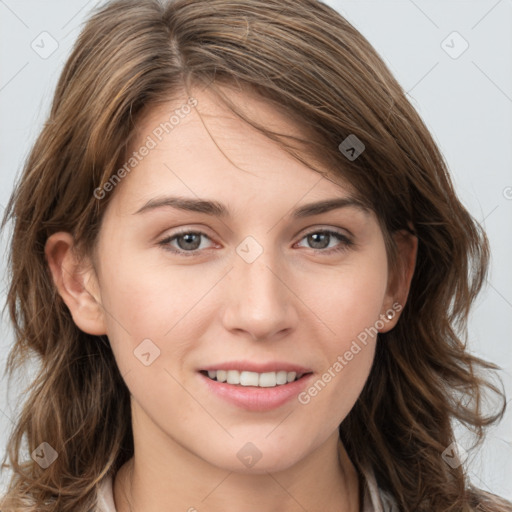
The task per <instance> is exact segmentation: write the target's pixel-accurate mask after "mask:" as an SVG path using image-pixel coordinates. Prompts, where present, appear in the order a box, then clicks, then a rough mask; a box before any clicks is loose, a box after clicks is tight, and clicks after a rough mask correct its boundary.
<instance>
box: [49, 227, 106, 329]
mask: <svg viewBox="0 0 512 512" xmlns="http://www.w3.org/2000/svg"><path fill="white" fill-rule="evenodd" d="M45 256H46V261H47V263H48V267H49V269H50V272H51V275H52V278H53V282H54V283H55V286H56V288H57V291H58V293H59V295H60V296H61V297H62V300H63V301H64V303H65V304H66V306H67V307H68V309H69V311H70V313H71V316H72V317H73V321H74V322H75V324H76V325H77V327H78V328H79V329H80V330H82V331H84V332H86V333H88V334H93V335H97V336H100V335H103V334H106V324H105V318H104V312H103V307H102V305H101V300H100V297H99V287H98V283H97V279H96V275H95V273H94V269H93V268H92V266H91V265H88V266H87V268H86V267H85V264H86V262H84V261H80V260H79V258H78V257H77V255H76V252H75V251H74V240H73V237H72V235H71V234H70V233H66V232H63V231H60V232H58V233H54V234H53V235H51V236H50V237H49V238H48V240H47V241H46V244H45Z"/></svg>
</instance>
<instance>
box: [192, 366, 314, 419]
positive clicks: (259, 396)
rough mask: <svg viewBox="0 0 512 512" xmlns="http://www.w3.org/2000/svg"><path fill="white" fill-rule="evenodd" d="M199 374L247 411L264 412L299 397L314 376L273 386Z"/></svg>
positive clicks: (220, 393) (211, 386) (219, 394)
mask: <svg viewBox="0 0 512 512" xmlns="http://www.w3.org/2000/svg"><path fill="white" fill-rule="evenodd" d="M199 376H200V377H201V378H202V380H203V381H204V382H205V383H206V385H207V386H208V388H209V389H210V391H212V392H213V393H215V394H216V395H218V396H220V397H221V398H223V399H224V400H226V401H227V402H229V403H231V404H233V405H236V406H237V407H240V408H241V409H245V410H247V411H259V412H262V411H270V410H272V409H277V408H278V407H281V406H282V405H284V404H285V403H287V402H289V401H290V400H292V399H293V398H295V397H297V395H298V394H299V393H300V392H301V391H302V390H303V389H304V388H305V387H306V385H307V383H308V382H309V381H310V379H311V377H313V374H312V373H309V374H307V375H304V376H303V377H301V378H300V379H299V380H296V381H293V382H290V383H288V384H282V385H279V386H275V387H272V388H260V387H256V386H240V385H235V384H227V383H226V382H218V381H216V380H212V379H210V378H209V377H207V376H206V375H204V374H202V373H199Z"/></svg>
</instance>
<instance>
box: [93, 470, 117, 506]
mask: <svg viewBox="0 0 512 512" xmlns="http://www.w3.org/2000/svg"><path fill="white" fill-rule="evenodd" d="M97 498H98V499H97V508H96V510H95V511H94V512H116V507H115V503H114V489H113V478H112V475H110V474H108V475H106V476H105V477H104V478H103V480H101V482H100V483H99V484H98V494H97Z"/></svg>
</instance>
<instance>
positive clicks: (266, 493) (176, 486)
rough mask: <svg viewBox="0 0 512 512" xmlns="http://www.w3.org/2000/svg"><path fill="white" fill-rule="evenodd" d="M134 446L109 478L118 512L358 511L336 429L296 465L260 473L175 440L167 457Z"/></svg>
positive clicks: (353, 479) (351, 472)
mask: <svg viewBox="0 0 512 512" xmlns="http://www.w3.org/2000/svg"><path fill="white" fill-rule="evenodd" d="M155 446H156V445H155ZM135 448H136V449H135V453H136V455H137V456H136V457H133V458H132V459H130V460H129V461H128V462H127V463H126V464H125V465H123V466H122V467H121V469H120V470H119V471H118V473H117V474H116V476H115V479H114V501H115V504H116V509H117V512H141V511H144V512H156V511H161V510H167V511H169V512H183V511H188V512H197V511H201V510H206V509H208V510H209V511H210V512H235V511H240V510H244V512H260V511H261V510H265V511H268V512H278V511H279V512H297V511H304V510H337V511H340V512H357V511H358V510H359V507H360V503H359V481H358V476H357V472H356V470H355V468H354V466H353V464H352V462H351V461H350V459H349V457H348V455H347V453H346V450H345V449H344V447H343V445H342V444H341V442H340V441H339V439H338V433H337V432H335V433H334V434H333V435H332V436H331V437H329V439H328V440H327V441H326V442H325V443H324V444H322V445H321V446H320V447H319V448H317V449H316V450H314V451H313V452H311V454H309V455H308V456H307V457H305V459H303V460H301V461H299V462H298V463H297V464H295V465H293V466H290V467H289V468H287V469H285V470H282V471H277V472H267V471H265V472H264V473H260V474H248V473H237V472H232V471H227V470H223V469H222V468H218V467H216V466H212V465H210V464H209V463H207V462H206V461H204V460H202V459H200V460H198V458H197V456H195V455H193V454H191V453H190V452H188V451H187V450H185V449H184V448H183V447H180V446H179V445H177V446H174V447H173V448H174V450H173V452H174V453H173V454H172V458H170V454H167V455H166V457H162V450H156V449H155V450H154V451H153V450H150V449H147V448H148V446H145V449H141V450H140V451H139V450H137V443H136V447H135ZM141 448H142V447H141ZM171 461H172V462H171Z"/></svg>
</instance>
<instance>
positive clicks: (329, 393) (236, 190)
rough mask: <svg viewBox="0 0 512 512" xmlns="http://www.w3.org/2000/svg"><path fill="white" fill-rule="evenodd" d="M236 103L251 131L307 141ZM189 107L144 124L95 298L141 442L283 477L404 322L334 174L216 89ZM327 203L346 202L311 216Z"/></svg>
mask: <svg viewBox="0 0 512 512" xmlns="http://www.w3.org/2000/svg"><path fill="white" fill-rule="evenodd" d="M237 94H238V95H237ZM237 94H235V93H233V95H232V96H231V98H236V99H237V100H238V102H239V105H243V106H244V108H246V109H247V111H248V112H250V115H251V116H252V117H253V118H255V119H256V121H258V122H260V123H262V124H264V125H265V126H268V127H270V128H271V129H274V130H278V131H280V132H282V133H292V134H300V132H299V130H298V128H297V127H296V126H294V125H292V124H290V123H289V121H288V120H287V119H286V118H284V117H281V115H280V114H278V113H277V112H275V110H273V109H272V108H271V107H270V106H269V105H267V104H266V103H265V102H263V101H262V100H260V99H257V98H256V97H253V96H251V95H248V94H247V93H244V94H241V93H237ZM194 98H195V99H196V100H197V105H195V106H192V107H191V108H190V112H189V113H187V114H184V112H188V111H189V109H187V108H183V109H181V110H180V112H181V114H180V115H179V116H178V117H179V122H178V123H177V124H176V125H173V127H172V129H170V128H169V124H168V125H165V123H166V122H168V121H169V116H170V115H171V114H172V112H173V111H174V110H176V109H180V108H181V106H182V105H186V104H187V97H186V96H183V100H182V101H177V102H172V103H169V104H165V105H161V106H159V107H158V108H156V109H154V110H152V111H151V112H150V113H149V115H147V116H146V117H145V118H144V119H143V120H142V122H141V123H140V126H139V129H138V133H137V140H134V143H133V148H132V151H137V155H136V156H133V158H135V159H137V162H136V163H135V161H132V162H131V163H132V164H134V165H133V166H132V167H131V168H130V172H129V173H126V175H125V176H124V177H122V179H121V181H120V182H119V183H118V184H116V186H115V187H114V190H113V191H111V192H109V193H112V194H113V197H112V198H111V202H110V203H109V206H108V208H107V210H106V213H105V216H104V219H103V223H102V227H101V230H100V234H99V239H98V243H97V246H96V248H95V258H94V261H95V277H94V279H95V283H96V284H95V285H94V286H95V288H94V289H95V290H96V292H95V293H96V295H97V300H98V302H100V303H101V305H102V315H103V322H104V325H105V332H106V334H107V335H108V338H109V340H110V343H111V346H112V349H113V352H114V355H115V358H116V361H117V364H118V366H119V369H120V372H121V374H122V375H123V378H124V380H125V382H126V385H127V387H128V388H129V391H130V393H131V395H132V407H133V415H134V419H135V420H134V421H135V423H136V428H137V429H138V431H139V432H143V433H144V435H145V436H151V438H152V439H157V440H158V444H159V446H164V445H166V446H169V447H171V446H179V447H180V448H184V449H185V450H187V451H188V452H189V453H191V454H193V455H195V456H197V457H199V458H200V459H202V460H203V461H206V462H207V463H210V464H213V465H215V466H217V467H221V468H225V469H226V470H229V471H237V472H242V471H246V470H247V471H248V470H249V465H247V464H246V466H244V464H243V463H241V461H242V462H243V460H248V459H247V458H246V456H247V455H249V456H256V457H261V459H260V460H259V461H258V463H257V464H256V465H255V466H254V469H252V471H256V472H263V471H277V470H281V469H284V468H286V467H289V466H291V465H292V464H294V463H297V462H298V461H300V460H301V459H303V458H304V457H306V456H307V455H308V454H310V453H312V451H313V450H315V449H316V448H318V447H320V446H321V445H322V443H324V442H325V441H326V440H327V439H328V438H329V437H330V436H332V435H333V433H334V432H336V431H337V428H338V426H339V424H340V423H341V422H342V420H343V419H344V418H345V416H346V415H347V414H348V412H349V411H350V409H351V408H352V407H353V405H354V403H355V401H356V400H357V397H358V396H359V394H360V392H361V390H362V388H363V386H364V383H365V381H366V379H367V377H368V375H369V371H370V367H371V364H372V360H373V356H374V349H375V342H376V338H375V334H376V331H377V330H380V331H385V330H387V329H389V328H391V327H392V326H393V325H394V323H395V321H396V318H397V317H398V314H396V315H395V314H394V313H396V312H397V310H396V297H393V295H392V294H391V293H390V292H389V282H390V280H389V275H388V260H387V257H386V250H385V245H384V238H383V234H382V232H381V230H380V228H379V224H378V221H377V219H376V217H375V215H374V214H373V213H372V212H371V211H368V210H365V209H364V208H362V207H361V206H360V205H359V204H358V203H357V201H352V199H353V198H354V197H355V196H354V194H353V192H352V190H351V188H350V187H349V186H348V185H347V184H345V185H344V184H343V182H341V181H340V179H339V178H338V179H337V181H336V183H335V180H334V178H333V179H332V180H330V179H327V178H325V177H322V176H321V175H320V174H319V173H317V172H315V171H313V170H312V169H310V168H308V167H306V166H305V165H303V164H302V163H300V162H298V161H296V160H295V159H293V158H292V157H291V156H290V155H289V154H287V153H286V152H284V151H283V150H282V149H280V148H279V146H278V145H276V144H274V143H273V142H272V141H270V140H269V139H267V138H265V137H264V136H263V135H261V134H259V133H258V132H257V131H255V130H254V129H253V128H251V127H250V126H248V125H246V124H244V123H243V122H242V121H241V120H238V119H236V118H235V117H234V116H233V115H232V114H230V113H229V111H228V110H226V109H224V108H223V107H221V106H220V105H219V102H218V101H217V100H216V99H215V97H213V96H211V95H209V94H208V93H207V92H197V94H196V95H195V96H194ZM198 111H199V112H200V113H201V115H202V117H203V120H204V122H205V124H206V127H207V128H208V130H209V131H210V133H211V136H212V137H213V140H212V137H210V135H209V134H208V132H207V131H206V129H205V126H204V125H203V124H202V122H201V120H200V118H199V116H198V114H197V112H198ZM162 127H164V128H162ZM165 128H167V131H166V130H165ZM150 139H151V141H152V142H150ZM160 139H161V140H160ZM144 145H146V148H148V147H149V148H150V149H149V150H148V151H145V150H141V148H142V146H144ZM219 148H220V149H219ZM143 153H144V155H143ZM130 154H131V153H130ZM129 165H130V164H129ZM127 168H129V167H127ZM121 174H124V173H121ZM176 198H178V199H180V200H181V201H182V204H181V207H180V204H179V203H178V202H177V200H176ZM100 200H101V199H100ZM331 200H341V202H340V203H339V205H338V207H337V208H331V209H324V211H320V209H317V210H316V211H314V210H312V209H310V210H307V209H305V207H306V206H307V205H311V204H313V203H318V202H323V201H331ZM198 201H203V203H200V204H198V203H197V202H198ZM186 202H187V203H186ZM206 202H208V203H206ZM210 202H211V203H213V205H212V204H210ZM194 205H195V206H194ZM184 206H187V207H186V208H185V207H184ZM393 304H395V306H394V307H393ZM386 311H388V312H389V311H391V312H392V313H393V314H394V315H393V316H394V317H395V318H394V319H393V320H389V319H386V318H385V317H384V315H385V313H386ZM217 369H219V370H224V373H223V372H222V371H221V372H218V373H215V370H217ZM206 370H210V372H211V374H210V376H213V377H214V378H218V379H219V380H223V379H228V381H227V382H224V383H222V382H219V381H214V380H212V379H211V378H210V376H208V373H207V371H206ZM231 370H233V371H231ZM237 370H238V371H237ZM240 371H242V372H241V373H239V372H240ZM293 372H295V373H296V375H294V373H293ZM262 374H263V375H262ZM301 374H304V375H303V376H302V377H301V378H300V379H298V380H296V381H294V382H290V383H287V384H283V383H282V382H283V381H284V379H287V380H288V379H290V380H291V381H293V379H294V378H295V379H296V378H297V377H300V375H301ZM237 378H241V379H242V381H243V383H245V384H249V386H245V385H242V384H236V382H237ZM229 382H231V383H229ZM256 384H257V386H256ZM198 440H200V441H201V442H198ZM248 443H251V444H248ZM155 449H156V448H155Z"/></svg>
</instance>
